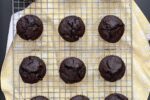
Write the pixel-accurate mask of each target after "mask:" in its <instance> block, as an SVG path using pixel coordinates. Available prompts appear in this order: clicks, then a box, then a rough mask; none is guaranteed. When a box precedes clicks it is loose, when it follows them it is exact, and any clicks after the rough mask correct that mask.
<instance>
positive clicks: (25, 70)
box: [19, 56, 46, 84]
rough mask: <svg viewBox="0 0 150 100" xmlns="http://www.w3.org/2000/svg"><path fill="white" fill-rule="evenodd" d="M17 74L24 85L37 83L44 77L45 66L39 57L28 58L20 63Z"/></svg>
mask: <svg viewBox="0 0 150 100" xmlns="http://www.w3.org/2000/svg"><path fill="white" fill-rule="evenodd" d="M19 73H20V76H21V78H22V80H23V81H24V82H25V83H30V84H33V83H37V82H38V81H40V80H42V79H43V77H44V76H45V74H46V65H45V63H44V61H43V60H42V59H40V58H39V57H36V56H29V57H26V58H24V59H23V61H22V62H21V65H20V68H19Z"/></svg>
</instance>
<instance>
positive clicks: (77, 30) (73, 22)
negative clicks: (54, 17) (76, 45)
mask: <svg viewBox="0 0 150 100" xmlns="http://www.w3.org/2000/svg"><path fill="white" fill-rule="evenodd" d="M58 31H59V34H60V36H61V37H62V38H63V39H64V40H66V41H69V42H75V41H77V40H79V38H81V37H82V36H83V35H84V32H85V25H84V23H83V21H82V19H81V18H80V17H77V16H68V17H65V18H64V19H63V20H62V21H61V22H60V24H59V29H58Z"/></svg>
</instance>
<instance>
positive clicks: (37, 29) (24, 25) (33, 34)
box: [17, 15, 43, 40]
mask: <svg viewBox="0 0 150 100" xmlns="http://www.w3.org/2000/svg"><path fill="white" fill-rule="evenodd" d="M42 32H43V23H42V21H41V20H40V19H39V18H38V17H37V16H34V15H26V16H23V17H22V18H20V19H19V21H18V22H17V34H18V35H19V36H20V37H21V38H22V39H24V40H36V39H37V38H39V37H40V36H41V34H42Z"/></svg>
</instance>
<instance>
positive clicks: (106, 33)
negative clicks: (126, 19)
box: [98, 15, 124, 43]
mask: <svg viewBox="0 0 150 100" xmlns="http://www.w3.org/2000/svg"><path fill="white" fill-rule="evenodd" d="M98 31H99V34H100V36H101V37H102V38H103V39H104V40H105V41H107V42H110V43H116V42H118V41H119V40H120V39H121V37H122V35H123V33H124V23H123V22H122V20H121V19H120V18H118V17H116V16H114V15H107V16H105V17H104V18H103V19H102V20H101V22H100V24H99V27H98Z"/></svg>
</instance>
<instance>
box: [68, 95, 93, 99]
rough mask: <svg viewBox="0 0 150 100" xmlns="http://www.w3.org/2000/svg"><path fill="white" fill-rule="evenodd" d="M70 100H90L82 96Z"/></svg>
mask: <svg viewBox="0 0 150 100" xmlns="http://www.w3.org/2000/svg"><path fill="white" fill-rule="evenodd" d="M70 100H90V99H89V98H88V97H86V96H83V95H77V96H74V97H72V98H71V99H70Z"/></svg>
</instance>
